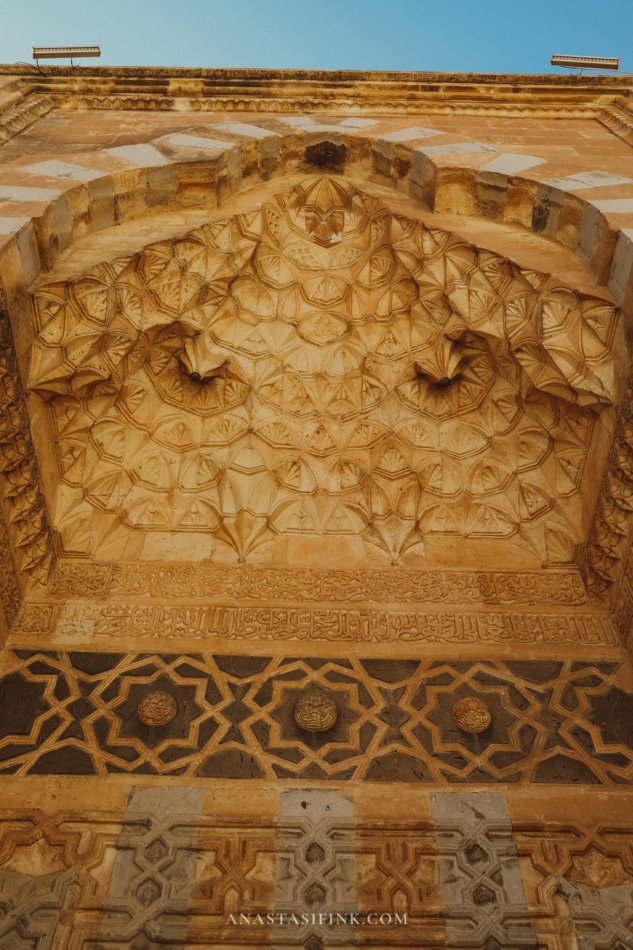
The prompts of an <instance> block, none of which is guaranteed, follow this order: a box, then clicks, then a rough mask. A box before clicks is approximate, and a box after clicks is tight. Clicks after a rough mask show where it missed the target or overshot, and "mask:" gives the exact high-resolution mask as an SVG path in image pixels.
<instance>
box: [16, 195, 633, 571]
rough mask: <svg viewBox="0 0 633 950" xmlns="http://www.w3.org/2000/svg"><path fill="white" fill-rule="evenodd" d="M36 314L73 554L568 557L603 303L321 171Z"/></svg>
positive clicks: (609, 328) (61, 502)
mask: <svg viewBox="0 0 633 950" xmlns="http://www.w3.org/2000/svg"><path fill="white" fill-rule="evenodd" d="M35 300H36V307H37V313H38V320H39V330H40V332H39V335H38V336H37V338H36V340H35V343H34V345H33V352H32V366H31V378H30V385H31V388H32V389H33V390H35V391H37V392H38V393H40V394H41V395H42V396H43V397H44V398H45V399H47V400H48V401H49V405H50V410H51V413H52V414H53V416H54V420H55V427H56V434H57V449H58V456H59V464H60V474H61V488H60V490H59V492H58V502H57V506H56V511H57V518H56V523H55V527H56V528H57V530H58V531H59V533H60V535H61V539H62V548H63V551H64V552H65V553H70V554H85V555H89V554H97V553H101V554H103V553H104V552H105V553H109V554H110V555H111V556H115V555H116V553H117V552H120V550H121V547H120V543H121V539H123V538H125V537H127V535H128V534H129V532H130V530H138V531H178V532H204V533H208V534H211V535H213V536H214V537H215V539H216V541H217V542H218V551H219V552H220V556H222V553H221V552H222V550H224V551H225V552H226V555H225V556H228V557H230V556H233V557H236V558H237V559H238V560H239V561H244V560H246V559H247V558H249V557H250V555H251V554H252V552H253V551H255V550H256V549H258V548H260V547H261V546H262V545H264V544H267V543H268V542H271V541H273V540H274V538H275V537H276V536H279V535H287V534H307V535H320V536H328V535H336V536H349V537H352V538H362V539H363V541H364V542H365V544H366V545H367V546H368V547H366V548H365V549H364V550H366V551H368V552H369V551H371V552H373V553H374V554H376V553H377V552H381V553H382V555H383V556H384V557H386V558H388V559H389V560H390V561H391V562H392V563H398V562H399V561H401V559H402V557H403V556H404V555H406V554H407V553H408V552H410V553H412V554H424V543H425V539H427V538H428V537H455V538H487V539H488V538H497V539H514V540H515V541H517V540H518V541H519V542H520V543H521V544H522V545H523V546H524V547H525V548H526V549H528V550H529V551H530V552H531V553H532V554H533V555H534V557H535V559H537V562H538V563H540V564H543V565H549V564H557V563H569V562H570V561H572V560H573V558H574V556H575V552H576V548H577V545H578V544H579V543H580V542H581V540H582V531H581V523H580V519H581V512H580V508H581V505H580V504H578V502H577V501H574V500H573V499H574V497H575V496H577V495H578V494H579V491H580V488H581V483H582V479H583V473H584V469H585V463H586V458H587V455H588V452H589V447H590V443H591V439H592V431H593V427H594V423H595V420H596V417H597V414H598V413H600V412H601V411H602V410H604V409H605V407H609V406H610V405H611V404H612V402H613V399H614V390H613V359H612V350H611V347H612V343H613V337H614V332H615V319H616V311H615V309H614V308H613V307H612V306H611V305H609V304H608V303H606V302H605V301H602V300H598V299H594V298H591V297H588V296H587V295H582V294H579V293H576V292H574V291H572V290H570V289H568V288H565V287H561V286H558V285H557V284H556V283H555V282H554V281H553V279H552V278H550V277H548V276H547V275H543V274H539V273H536V272H534V271H529V270H526V269H525V268H520V267H519V266H518V265H516V264H515V263H513V262H511V261H509V260H507V259H505V258H503V257H501V256H499V255H498V254H494V253H492V252H489V251H485V250H478V249H477V248H475V247H473V246H472V245H469V244H467V243H466V242H464V241H463V240H461V239H458V238H457V237H455V236H453V235H451V234H450V233H449V232H446V231H441V230H436V229H431V228H428V227H426V226H424V225H423V224H422V223H420V222H419V221H415V220H413V219H410V218H407V217H405V216H402V215H399V214H395V213H393V212H392V211H390V210H389V208H388V207H387V206H386V204H385V203H384V202H383V201H382V200H380V199H378V198H376V197H372V196H369V195H367V194H364V193H362V192H360V191H358V190H357V189H356V188H355V187H354V186H353V185H352V184H350V183H349V182H348V181H346V180H344V179H335V178H327V177H326V178H324V177H314V178H310V179H307V180H305V181H303V182H302V183H300V184H298V185H296V186H295V187H294V188H292V189H291V190H288V191H287V192H285V193H282V194H278V195H277V196H275V197H274V198H271V199H270V200H268V201H266V202H265V203H264V204H263V205H262V206H261V207H259V208H257V209H256V210H253V211H252V212H249V213H245V214H239V215H236V216H233V217H230V218H225V219H222V220H219V221H214V222H212V223H210V224H208V225H206V226H205V227H203V228H200V229H198V230H197V231H194V232H191V233H190V234H188V235H186V236H185V237H182V238H179V239H175V240H171V241H165V242H161V243H158V244H154V245H151V246H149V247H146V248H145V249H144V250H143V251H141V252H140V253H138V254H135V255H133V256H132V257H127V258H121V259H118V260H114V261H110V262H108V263H104V264H102V265H100V266H98V267H96V268H94V269H93V270H92V271H91V273H89V274H85V275H83V276H82V277H80V278H78V279H76V280H74V281H68V282H61V283H52V284H49V285H47V286H44V287H40V289H39V290H38V291H37V293H36V295H35ZM117 545H119V547H117ZM230 550H232V551H233V552H234V553H233V555H231V554H230Z"/></svg>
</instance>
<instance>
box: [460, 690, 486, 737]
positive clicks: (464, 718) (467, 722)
mask: <svg viewBox="0 0 633 950" xmlns="http://www.w3.org/2000/svg"><path fill="white" fill-rule="evenodd" d="M452 715H453V719H454V720H455V722H456V723H457V725H458V726H459V728H460V729H463V731H464V732H485V731H486V729H487V728H488V726H489V725H490V724H491V722H492V716H491V715H490V710H489V709H488V707H487V706H486V704H485V702H484V701H483V699H477V697H476V696H466V698H465V699H460V700H459V702H457V703H455V705H454V706H453V710H452Z"/></svg>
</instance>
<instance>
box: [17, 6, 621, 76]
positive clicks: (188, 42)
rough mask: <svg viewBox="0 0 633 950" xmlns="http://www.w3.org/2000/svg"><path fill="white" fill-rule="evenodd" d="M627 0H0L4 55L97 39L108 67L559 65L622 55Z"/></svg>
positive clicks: (540, 68) (524, 68) (480, 68)
mask: <svg viewBox="0 0 633 950" xmlns="http://www.w3.org/2000/svg"><path fill="white" fill-rule="evenodd" d="M632 39H633V0H479V2H476V0H107V2H104V0H55V2H51V0H0V62H3V63H12V62H16V61H18V60H27V61H28V60H30V58H31V46H32V45H42V46H44V45H50V46H58V45H66V44H67V45H80V44H99V45H100V46H101V48H102V56H101V60H84V62H85V63H94V64H95V65H97V64H100V65H104V66H109V65H112V66H119V65H124V66H132V65H138V66H151V65H160V66H251V67H273V68H274V67H277V68H292V67H297V68H304V69H308V68H314V69H317V68H322V69H396V70H398V69H401V70H418V69H419V70H445V71H449V72H457V71H459V72H461V71H471V70H472V71H477V72H519V73H527V72H555V71H556V70H553V69H552V68H551V67H550V66H549V57H550V54H551V53H553V52H557V53H582V54H585V55H597V56H620V57H622V64H621V65H622V69H623V70H631V71H633V43H632Z"/></svg>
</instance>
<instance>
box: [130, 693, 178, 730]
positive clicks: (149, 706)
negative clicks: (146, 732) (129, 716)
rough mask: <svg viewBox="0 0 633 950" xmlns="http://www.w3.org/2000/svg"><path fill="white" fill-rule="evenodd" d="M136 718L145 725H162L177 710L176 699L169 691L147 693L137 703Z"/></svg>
mask: <svg viewBox="0 0 633 950" xmlns="http://www.w3.org/2000/svg"><path fill="white" fill-rule="evenodd" d="M137 712H138V718H139V719H140V720H141V722H144V723H145V725H146V726H164V725H166V724H167V723H168V722H171V720H172V719H173V718H174V716H175V715H176V713H177V712H178V706H177V705H176V700H175V699H174V697H173V696H170V695H169V693H162V692H159V691H156V692H155V693H148V694H147V696H144V697H143V699H142V700H141V701H140V703H139V704H138V710H137Z"/></svg>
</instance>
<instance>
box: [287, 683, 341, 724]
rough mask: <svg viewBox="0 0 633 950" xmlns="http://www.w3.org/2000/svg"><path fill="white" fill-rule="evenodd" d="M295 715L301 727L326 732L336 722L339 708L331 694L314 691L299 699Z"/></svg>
mask: <svg viewBox="0 0 633 950" xmlns="http://www.w3.org/2000/svg"><path fill="white" fill-rule="evenodd" d="M294 716H295V722H296V723H297V725H298V726H300V728H301V729H306V730H307V731H308V732H325V730H326V729H331V728H332V726H333V725H334V724H335V722H336V720H337V718H338V710H337V708H336V703H335V702H334V700H332V699H330V697H329V696H325V695H324V694H323V693H317V692H315V691H313V692H310V693H306V694H305V696H302V697H301V699H299V700H298V701H297V705H296V706H295V711H294Z"/></svg>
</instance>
